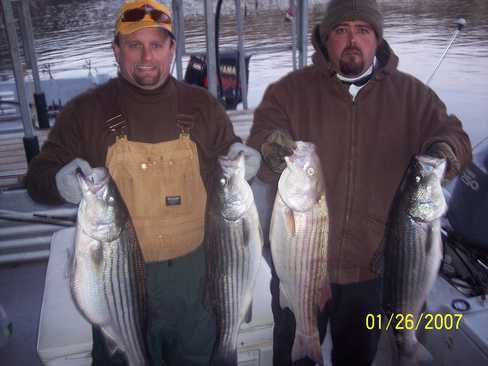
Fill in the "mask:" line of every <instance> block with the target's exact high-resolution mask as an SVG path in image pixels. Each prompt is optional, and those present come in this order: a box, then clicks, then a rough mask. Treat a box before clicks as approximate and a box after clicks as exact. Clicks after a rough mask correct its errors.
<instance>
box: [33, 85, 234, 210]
mask: <svg viewBox="0 0 488 366" xmlns="http://www.w3.org/2000/svg"><path fill="white" fill-rule="evenodd" d="M118 114H122V115H123V116H124V119H125V120H126V121H127V129H126V132H127V138H128V139H129V140H131V141H139V142H146V143H158V142H163V141H169V140H174V139H176V138H178V136H179V132H180V129H179V128H178V126H177V123H176V120H177V114H178V119H184V120H188V118H189V117H188V115H189V116H192V118H193V127H192V128H191V130H190V138H191V139H192V140H193V141H194V142H195V143H196V145H197V149H198V154H199V160H200V171H201V175H202V179H203V181H204V183H205V185H207V183H208V181H209V175H210V173H211V172H212V171H213V168H214V165H215V164H216V158H217V157H218V156H219V155H223V154H226V153H227V150H228V148H229V146H230V145H231V144H232V143H234V142H237V141H240V139H239V138H238V137H236V135H235V134H234V130H233V128H232V124H231V122H230V120H229V118H228V117H227V114H226V113H225V110H224V108H223V107H222V106H221V105H220V104H219V103H218V101H217V100H216V99H215V98H214V97H213V96H212V95H210V94H209V93H208V92H207V91H206V90H205V89H203V88H199V87H195V86H190V85H188V84H185V83H182V82H179V81H177V80H175V79H173V78H171V77H170V78H169V79H168V81H166V83H165V84H164V85H163V86H161V87H160V88H158V89H157V90H154V91H144V90H142V89H139V88H137V87H135V86H133V85H132V84H130V83H128V82H127V81H125V80H124V79H123V78H121V77H118V78H115V79H112V80H110V81H108V82H107V83H106V84H104V85H101V86H99V87H97V88H95V89H92V90H89V91H87V92H85V93H83V94H82V95H80V96H78V97H76V98H74V99H73V100H72V101H70V102H69V103H68V104H67V105H66V106H65V108H64V109H63V111H62V112H61V113H60V114H59V116H58V118H57V120H56V124H55V126H54V127H53V128H52V129H51V131H50V133H49V136H48V140H47V141H46V143H45V144H44V146H43V147H42V150H41V152H40V154H39V155H38V156H36V157H35V158H34V159H33V160H32V161H31V163H30V164H29V169H28V172H27V176H26V185H27V189H28V192H29V194H30V195H31V197H32V198H33V199H34V200H36V201H38V202H42V203H47V204H58V203H62V202H63V200H62V198H61V197H60V196H59V193H58V191H57V189H56V183H55V176H56V173H57V172H58V171H59V169H61V168H62V167H63V166H64V165H65V164H66V163H68V162H70V161H71V160H73V159H74V158H82V159H85V160H86V161H88V162H89V163H90V165H91V166H92V167H97V166H104V165H105V160H106V154H107V150H108V147H109V146H110V145H111V144H113V143H114V142H115V134H114V133H110V131H109V129H108V127H107V123H106V121H108V120H109V119H111V118H113V117H114V116H116V115H118ZM183 115H184V116H183ZM190 119H191V117H190ZM108 125H109V124H108Z"/></svg>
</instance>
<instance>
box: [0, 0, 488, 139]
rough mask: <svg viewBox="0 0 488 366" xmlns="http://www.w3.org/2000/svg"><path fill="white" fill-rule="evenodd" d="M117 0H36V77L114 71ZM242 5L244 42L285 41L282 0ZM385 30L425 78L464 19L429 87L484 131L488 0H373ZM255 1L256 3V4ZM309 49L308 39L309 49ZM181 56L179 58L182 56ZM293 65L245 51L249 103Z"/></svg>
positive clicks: (231, 25) (196, 5)
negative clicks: (247, 55) (38, 71)
mask: <svg viewBox="0 0 488 366" xmlns="http://www.w3.org/2000/svg"><path fill="white" fill-rule="evenodd" d="M120 3H121V1H113V0H106V1H100V0H97V1H94V0H85V1H75V0H34V1H33V8H32V14H33V25H34V38H35V47H36V50H37V55H38V63H39V66H40V69H41V70H43V73H42V75H41V77H42V78H49V77H50V76H52V77H54V78H65V77H73V76H84V75H88V69H89V68H91V71H92V72H98V73H108V74H111V75H115V73H116V65H115V63H114V58H113V56H112V50H111V46H110V42H111V40H112V37H113V26H114V21H113V19H114V16H115V13H116V10H117V8H118V6H119V4H120ZM233 3H234V2H233V1H231V0H224V6H223V11H224V15H223V17H222V19H221V47H223V48H228V47H236V45H237V37H236V34H235V29H236V28H235V22H234V19H233V17H232V14H233ZM242 3H246V5H247V9H246V10H247V14H248V16H247V18H246V26H245V40H246V47H270V46H273V47H275V46H285V45H289V44H290V41H291V34H290V24H289V23H286V22H285V21H284V13H285V11H286V8H287V6H288V0H247V1H245V0H242ZM309 3H310V4H311V6H310V7H311V10H310V23H311V26H312V25H313V24H315V23H317V22H318V21H319V20H320V18H321V14H322V12H323V9H324V6H325V4H326V3H327V2H326V1H318V0H316V1H309ZM379 3H380V6H381V8H382V10H383V12H384V15H385V31H384V37H385V39H386V40H387V41H388V42H389V43H390V45H391V46H392V48H393V49H394V51H395V52H396V54H397V55H398V56H399V57H400V69H401V70H403V71H406V72H408V73H411V74H413V75H415V76H416V77H418V78H419V79H421V80H426V79H427V78H428V76H429V75H430V73H431V72H432V70H433V68H434V66H435V64H436V63H437V61H438V60H439V57H440V56H441V54H442V52H443V50H444V49H445V47H446V46H447V44H448V42H449V40H450V38H451V36H452V34H453V32H454V30H455V29H456V26H455V22H456V20H457V19H458V18H459V17H463V18H465V19H466V20H467V25H466V27H465V29H464V30H463V31H462V32H461V33H460V34H459V36H458V38H457V40H456V42H455V44H454V46H453V47H452V48H451V50H450V51H449V53H448V55H447V57H446V59H445V60H444V62H443V63H442V65H441V67H440V69H439V71H438V72H437V74H436V75H435V78H434V79H433V80H432V82H431V87H432V88H433V89H434V90H435V91H436V93H437V94H439V96H440V97H441V98H442V99H443V100H444V102H445V103H446V105H447V109H448V111H449V112H450V113H454V114H456V115H457V116H458V117H459V118H461V120H462V121H463V123H464V126H465V129H466V130H467V132H468V134H469V135H470V137H471V139H472V142H473V145H475V144H476V143H478V142H479V141H481V140H482V139H483V138H485V137H487V136H488V120H487V117H486V116H487V115H488V68H487V67H486V65H487V60H488V1H486V0H379ZM256 4H257V7H256ZM183 6H184V12H185V14H186V15H187V18H186V21H185V28H186V34H185V36H186V50H187V52H202V51H204V50H205V33H204V29H205V28H204V25H205V23H204V18H203V16H202V14H203V1H201V0H185V1H184V2H183ZM5 37H6V36H5V34H4V32H3V31H0V76H3V78H7V77H8V76H9V75H10V74H11V66H10V61H9V59H8V50H7V48H6V40H5ZM312 53H313V49H312V47H311V46H310V47H309V55H311V54H312ZM186 61H187V58H185V59H184V64H186ZM291 70H292V59H291V52H271V51H268V52H265V53H259V54H255V55H253V56H252V58H251V63H250V76H249V105H250V107H255V106H256V105H257V104H258V103H259V101H260V100H261V98H262V95H263V93H264V90H265V88H266V87H267V85H268V84H269V83H271V82H273V81H275V80H277V79H279V78H280V77H281V76H283V75H285V74H286V73H288V72H289V71H291Z"/></svg>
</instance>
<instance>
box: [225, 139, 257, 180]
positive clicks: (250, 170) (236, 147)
mask: <svg viewBox="0 0 488 366" xmlns="http://www.w3.org/2000/svg"><path fill="white" fill-rule="evenodd" d="M240 152H243V153H244V164H245V169H246V172H245V179H246V180H251V179H252V178H254V176H255V175H256V174H257V172H258V170H259V167H260V166H261V154H260V153H259V152H258V151H256V150H254V149H253V148H252V147H249V146H247V145H244V144H241V143H240V142H234V143H233V144H232V145H230V148H229V151H228V152H227V156H228V157H229V158H230V159H235V158H236V156H237V155H238V154H239V153H240Z"/></svg>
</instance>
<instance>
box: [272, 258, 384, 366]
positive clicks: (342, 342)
mask: <svg viewBox="0 0 488 366" xmlns="http://www.w3.org/2000/svg"><path fill="white" fill-rule="evenodd" d="M331 290H332V299H331V300H329V302H328V303H327V304H326V306H325V307H324V309H323V311H322V312H320V314H319V315H318V327H319V334H320V342H321V343H322V342H323V340H324V338H325V335H326V330H327V329H326V328H327V322H328V321H329V324H330V331H331V337H332V344H333V347H332V364H333V365H334V366H350V365H354V366H363V365H364V366H366V365H368V366H369V365H371V364H372V362H373V360H374V357H375V354H376V349H377V346H378V341H379V337H380V331H379V330H377V329H376V330H368V329H366V326H365V319H366V315H367V314H378V313H380V312H381V311H382V310H381V296H380V281H379V280H372V281H366V282H359V283H353V284H348V285H338V284H331ZM279 293H280V291H279V280H278V278H277V276H276V273H275V271H274V268H273V269H272V278H271V295H272V301H271V308H272V311H273V317H274V330H273V365H274V366H288V365H293V366H305V365H307V366H308V365H310V366H313V365H315V363H314V362H313V361H312V360H310V359H309V358H305V359H301V360H298V361H295V362H294V363H292V362H291V350H292V346H293V340H294V337H295V317H294V315H293V313H292V312H291V311H290V309H288V308H285V309H281V307H280V304H279V298H280V296H279Z"/></svg>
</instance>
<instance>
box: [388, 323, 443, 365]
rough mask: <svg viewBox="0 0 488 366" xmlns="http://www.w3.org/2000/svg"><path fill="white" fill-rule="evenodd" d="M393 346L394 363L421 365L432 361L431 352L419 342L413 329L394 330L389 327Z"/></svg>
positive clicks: (429, 363)
mask: <svg viewBox="0 0 488 366" xmlns="http://www.w3.org/2000/svg"><path fill="white" fill-rule="evenodd" d="M390 332H391V334H392V339H393V343H394V346H392V352H393V353H394V355H393V356H396V360H395V363H394V364H395V365H400V366H421V365H431V364H433V362H434V359H433V357H432V354H431V353H430V352H429V351H428V350H427V349H426V348H425V347H424V345H423V344H422V343H420V342H419V341H418V339H417V336H416V335H415V331H407V330H405V331H402V332H394V331H393V330H392V329H390Z"/></svg>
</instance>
